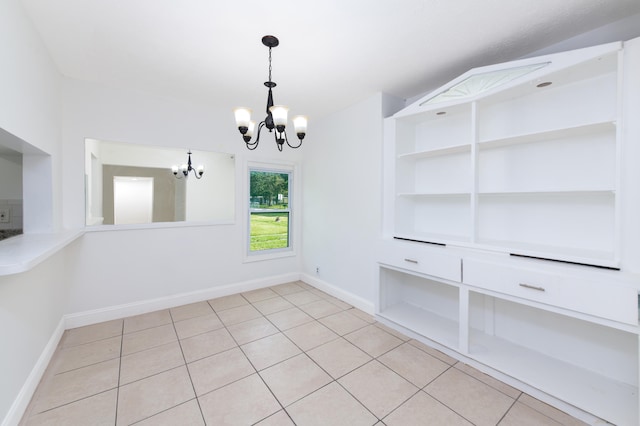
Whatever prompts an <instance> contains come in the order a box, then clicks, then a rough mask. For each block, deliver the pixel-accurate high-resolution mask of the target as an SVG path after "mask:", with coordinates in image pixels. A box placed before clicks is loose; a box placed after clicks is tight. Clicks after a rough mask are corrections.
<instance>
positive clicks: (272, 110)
mask: <svg viewBox="0 0 640 426" xmlns="http://www.w3.org/2000/svg"><path fill="white" fill-rule="evenodd" d="M262 44H264V45H265V46H267V47H268V48H269V81H265V83H264V85H265V86H267V88H269V94H268V95H267V117H266V118H265V119H264V121H261V122H260V124H258V135H257V136H256V140H255V141H253V142H251V138H252V137H253V134H254V130H255V127H256V123H255V121H251V110H250V109H249V108H244V107H240V108H236V109H234V110H233V112H234V115H235V118H236V125H237V126H238V130H239V131H240V133H241V134H242V138H243V139H244V142H245V143H246V145H247V148H248V149H250V150H254V149H256V148H257V147H258V142H260V131H261V130H262V128H263V127H266V128H267V129H269V132H273V129H274V128H275V129H276V132H275V134H274V137H275V139H276V145H277V146H278V150H279V151H282V147H283V146H284V143H285V142H286V143H287V145H289V147H291V148H299V147H300V146H301V145H302V139H304V137H305V135H306V133H307V117H305V116H304V115H298V116H295V117H293V127H294V130H295V132H296V135H297V136H298V139H299V140H300V143H299V144H297V145H295V146H294V145H291V144H290V143H289V139H288V138H287V132H286V130H285V127H286V125H287V113H288V112H289V108H287V107H286V106H284V105H274V104H273V93H272V90H271V89H273V88H274V87H276V83H275V82H273V81H271V49H272V48H274V47H276V46H277V45H278V44H280V42H279V41H278V39H277V38H276V37H274V36H271V35H266V36H264V37H262Z"/></svg>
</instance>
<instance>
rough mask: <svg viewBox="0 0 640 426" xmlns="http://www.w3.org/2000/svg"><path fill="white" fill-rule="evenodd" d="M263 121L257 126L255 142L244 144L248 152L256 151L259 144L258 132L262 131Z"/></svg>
mask: <svg viewBox="0 0 640 426" xmlns="http://www.w3.org/2000/svg"><path fill="white" fill-rule="evenodd" d="M264 125H265V124H264V121H261V122H260V124H258V132H257V135H256V140H255V141H254V142H251V141H249V142H246V141H245V144H246V145H247V149H248V150H250V151H253V150H254V149H256V148H257V147H258V142H260V131H261V130H262V128H263V127H264Z"/></svg>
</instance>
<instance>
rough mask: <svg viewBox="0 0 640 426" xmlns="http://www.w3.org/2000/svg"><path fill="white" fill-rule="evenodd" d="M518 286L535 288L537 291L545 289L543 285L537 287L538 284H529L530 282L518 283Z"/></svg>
mask: <svg viewBox="0 0 640 426" xmlns="http://www.w3.org/2000/svg"><path fill="white" fill-rule="evenodd" d="M520 287H524V288H528V289H531V290H537V291H545V290H544V287H538V286H535V285H531V284H524V283H520Z"/></svg>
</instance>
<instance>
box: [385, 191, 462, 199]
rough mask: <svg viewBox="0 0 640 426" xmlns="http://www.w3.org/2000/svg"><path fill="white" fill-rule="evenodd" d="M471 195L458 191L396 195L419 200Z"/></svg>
mask: <svg viewBox="0 0 640 426" xmlns="http://www.w3.org/2000/svg"><path fill="white" fill-rule="evenodd" d="M470 195H471V193H470V192H465V191H460V192H451V191H443V192H437V191H431V192H399V193H398V194H397V196H398V197H408V198H420V197H469V196H470Z"/></svg>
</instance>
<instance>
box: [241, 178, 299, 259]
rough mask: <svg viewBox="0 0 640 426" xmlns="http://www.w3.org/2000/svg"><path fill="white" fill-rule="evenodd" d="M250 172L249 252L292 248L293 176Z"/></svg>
mask: <svg viewBox="0 0 640 426" xmlns="http://www.w3.org/2000/svg"><path fill="white" fill-rule="evenodd" d="M249 173H250V174H249V213H250V215H249V218H250V220H249V251H250V252H256V251H260V250H274V249H286V248H288V247H290V238H289V219H290V214H289V213H290V211H289V178H290V176H291V173H290V172H281V171H257V170H250V172H249Z"/></svg>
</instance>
